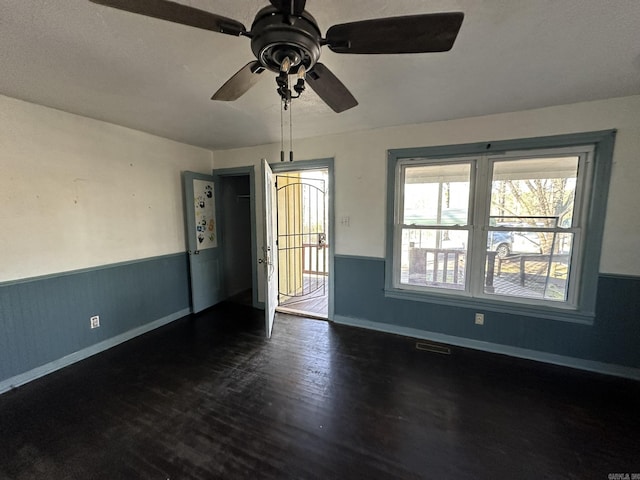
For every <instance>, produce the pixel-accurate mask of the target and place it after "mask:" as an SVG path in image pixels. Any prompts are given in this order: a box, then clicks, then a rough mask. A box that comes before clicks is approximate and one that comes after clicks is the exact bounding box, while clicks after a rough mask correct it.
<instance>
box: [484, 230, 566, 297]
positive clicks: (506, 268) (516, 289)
mask: <svg viewBox="0 0 640 480" xmlns="http://www.w3.org/2000/svg"><path fill="white" fill-rule="evenodd" d="M490 233H491V232H490ZM494 233H501V234H502V233H507V234H509V235H510V236H511V238H513V239H514V243H513V244H512V247H511V248H513V250H512V251H511V252H510V253H509V254H507V255H501V253H500V251H499V250H491V249H489V250H488V252H487V261H486V267H485V286H484V291H485V293H489V294H496V295H507V296H512V297H521V298H539V299H544V300H555V301H561V302H564V301H566V300H567V295H568V289H567V288H568V278H569V271H570V269H571V248H572V245H573V234H571V233H556V234H554V233H552V232H538V233H535V234H534V233H532V232H526V235H527V237H532V239H533V235H536V236H538V237H539V240H538V241H539V243H540V244H544V245H547V244H548V247H547V246H544V247H540V250H538V252H518V251H516V249H517V248H523V247H522V246H520V247H518V246H516V244H515V239H516V238H517V235H521V234H522V233H523V232H494ZM527 241H528V240H527ZM540 252H547V253H540Z"/></svg>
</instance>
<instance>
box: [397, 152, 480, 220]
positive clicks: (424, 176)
mask: <svg viewBox="0 0 640 480" xmlns="http://www.w3.org/2000/svg"><path fill="white" fill-rule="evenodd" d="M470 172H471V166H470V164H469V163H457V164H449V165H421V166H410V167H406V169H405V171H404V211H403V220H402V223H404V224H405V225H467V224H468V223H469V220H468V218H469V185H470V183H469V175H470Z"/></svg>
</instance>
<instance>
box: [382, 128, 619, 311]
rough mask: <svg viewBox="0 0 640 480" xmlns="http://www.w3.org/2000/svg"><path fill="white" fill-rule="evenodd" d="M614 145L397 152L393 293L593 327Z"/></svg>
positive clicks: (569, 140)
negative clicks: (589, 322) (587, 322)
mask: <svg viewBox="0 0 640 480" xmlns="http://www.w3.org/2000/svg"><path fill="white" fill-rule="evenodd" d="M613 136H614V132H594V133H591V134H577V135H566V136H559V137H547V138H541V139H525V140H520V141H517V140H516V141H505V142H496V143H482V144H475V145H473V144H472V145H460V146H447V147H431V148H424V149H405V150H393V151H391V152H390V160H389V185H390V186H391V187H392V191H390V192H389V202H390V208H389V209H388V238H389V239H391V241H390V242H388V245H387V267H388V268H387V285H386V287H387V288H386V290H387V294H388V295H391V296H401V297H405V298H412V299H428V300H429V301H434V300H435V301H441V302H444V303H447V302H454V303H455V304H457V305H459V304H461V303H462V304H463V305H464V304H465V302H467V303H469V304H473V305H474V306H475V305H478V302H480V304H481V305H484V306H485V307H492V306H493V307H494V308H497V309H499V310H500V309H504V308H506V309H507V310H509V308H512V309H513V308H516V309H518V311H519V312H522V311H523V309H524V310H525V311H527V310H528V311H529V312H531V313H537V314H540V313H543V314H544V313H546V315H545V316H551V317H554V314H553V312H564V313H560V314H559V316H560V317H566V316H567V314H566V312H570V313H569V316H571V315H573V317H574V318H577V317H580V316H583V317H585V316H586V317H589V318H592V316H593V310H594V307H595V305H594V299H595V289H596V286H597V272H598V263H599V251H600V244H601V236H602V227H603V217H604V212H605V207H606V205H605V201H606V191H607V186H608V179H609V172H610V165H611V155H612V149H613ZM470 302H473V303H470ZM578 320H580V318H578ZM582 320H584V318H582Z"/></svg>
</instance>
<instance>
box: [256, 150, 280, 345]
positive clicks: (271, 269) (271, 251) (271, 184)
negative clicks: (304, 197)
mask: <svg viewBox="0 0 640 480" xmlns="http://www.w3.org/2000/svg"><path fill="white" fill-rule="evenodd" d="M262 176H263V177H264V184H263V194H264V198H263V203H262V204H263V207H264V211H263V215H264V242H263V243H262V250H263V252H262V258H261V259H260V263H262V264H263V265H264V275H265V282H264V285H265V299H264V313H265V331H266V335H267V338H270V337H271V330H272V329H273V320H274V318H275V315H276V307H277V306H278V248H277V245H276V243H277V236H278V224H277V217H276V215H275V214H274V211H273V209H274V208H276V201H277V200H276V184H275V181H274V176H273V172H272V171H271V167H270V166H269V164H268V163H267V161H266V160H265V159H262Z"/></svg>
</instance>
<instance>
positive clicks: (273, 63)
mask: <svg viewBox="0 0 640 480" xmlns="http://www.w3.org/2000/svg"><path fill="white" fill-rule="evenodd" d="M251 37H252V38H251V50H252V51H253V54H254V55H255V56H256V58H257V59H258V61H259V62H260V63H261V64H262V65H263V66H264V67H265V68H268V69H269V70H272V71H274V72H279V71H280V65H281V64H282V61H283V60H284V59H285V58H287V57H288V58H289V60H290V61H291V69H290V73H292V74H295V73H296V72H297V71H298V69H299V68H300V66H301V65H304V67H305V68H306V69H307V70H310V69H311V68H312V67H313V66H314V65H315V64H316V62H317V61H318V59H319V58H320V42H321V38H322V35H321V34H320V29H319V28H318V25H317V24H316V21H315V19H314V18H313V17H312V16H311V15H309V14H308V13H307V12H303V13H302V14H301V15H289V14H286V13H283V12H281V11H279V10H278V9H276V8H274V7H265V8H263V9H262V10H260V11H259V12H258V14H257V15H256V18H255V20H254V21H253V25H252V26H251Z"/></svg>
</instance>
